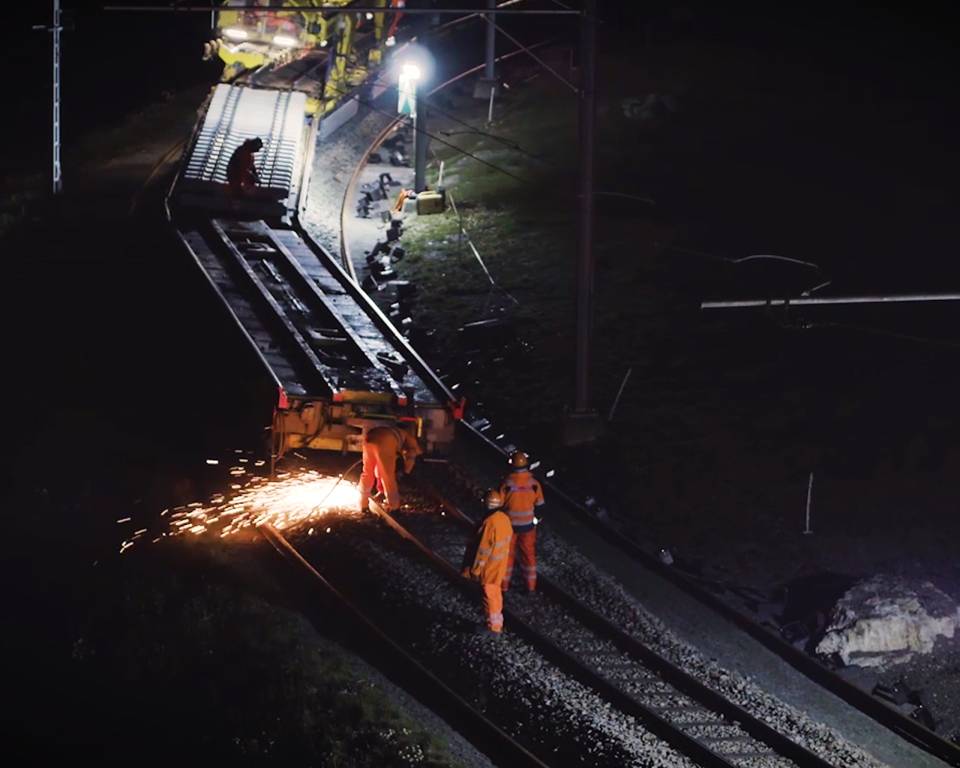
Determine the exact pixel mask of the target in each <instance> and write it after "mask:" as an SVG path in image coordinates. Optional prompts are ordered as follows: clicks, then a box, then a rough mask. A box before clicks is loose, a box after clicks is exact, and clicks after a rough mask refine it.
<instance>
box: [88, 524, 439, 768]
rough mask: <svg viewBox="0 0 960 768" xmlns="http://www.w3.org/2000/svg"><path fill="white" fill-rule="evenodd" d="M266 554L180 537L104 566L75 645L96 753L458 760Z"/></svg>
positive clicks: (306, 760) (370, 762) (313, 761)
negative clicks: (292, 593) (298, 596)
mask: <svg viewBox="0 0 960 768" xmlns="http://www.w3.org/2000/svg"><path fill="white" fill-rule="evenodd" d="M148 546H149V545H148ZM263 556H267V557H272V556H273V555H272V553H271V552H264V551H262V550H261V551H259V552H258V551H257V548H256V547H255V546H253V545H245V544H231V545H222V544H215V543H212V542H210V541H195V542H194V541H190V542H186V541H184V542H173V541H171V542H164V544H163V545H156V547H155V548H154V549H153V550H152V551H151V550H150V549H148V550H146V551H143V552H139V553H136V552H133V553H131V554H128V555H125V556H124V557H123V558H120V561H119V562H116V561H115V562H113V563H112V564H110V565H106V566H102V567H101V569H100V574H99V581H100V586H99V594H98V597H97V599H96V605H95V609H94V610H93V611H92V612H91V615H90V617H89V619H88V620H87V623H86V626H85V627H84V628H83V630H82V631H81V632H80V633H79V635H78V637H77V638H76V639H75V640H74V643H73V659H74V671H75V673H76V675H77V677H78V679H79V680H80V681H81V684H80V685H79V686H77V688H76V690H78V691H83V692H85V693H84V694H81V697H82V698H84V699H86V700H87V701H88V702H89V704H88V707H87V708H86V711H84V712H83V716H82V717H81V723H80V724H81V725H83V726H84V728H83V729H82V730H83V731H84V732H85V733H86V734H87V738H88V739H89V742H90V743H88V744H87V747H88V748H89V749H90V750H91V751H93V752H95V753H99V754H102V755H103V756H104V757H106V758H108V759H121V758H124V759H130V760H132V761H141V760H158V761H164V760H167V759H172V758H174V757H175V756H178V755H179V756H184V755H191V756H202V757H205V758H214V759H217V760H218V761H219V760H224V761H230V762H235V761H237V760H241V761H244V762H246V761H255V762H258V763H261V762H272V763H277V764H287V765H289V764H298V765H319V766H330V767H331V768H332V767H334V766H336V767H340V766H342V767H343V768H347V767H348V766H349V767H350V768H353V767H354V766H371V767H373V766H409V765H422V766H432V767H433V768H441V767H442V766H450V765H453V764H454V763H453V762H451V760H450V759H449V758H448V757H447V756H446V755H445V751H444V746H443V744H442V743H441V742H440V740H439V739H438V738H437V737H434V736H431V735H429V734H427V733H425V732H424V730H423V728H422V727H421V726H418V725H417V724H415V723H413V722H411V721H410V720H409V718H408V717H406V716H405V715H403V714H402V713H400V712H399V711H398V710H397V708H396V707H395V706H393V705H392V704H391V703H389V702H388V701H387V699H386V698H385V696H384V695H383V692H382V690H381V689H380V688H379V687H378V685H377V684H376V683H375V682H373V681H371V680H370V679H367V678H365V677H364V673H363V672H362V671H361V668H360V666H358V664H357V662H356V661H355V660H352V659H351V658H350V657H348V656H347V655H346V654H345V653H344V652H343V650H342V649H341V648H340V647H339V646H337V645H336V644H335V643H333V642H330V641H329V640H327V639H325V638H323V637H321V636H320V635H319V634H318V633H317V631H316V629H315V628H314V627H313V626H312V625H311V624H310V623H309V622H308V621H307V620H306V619H304V618H303V616H302V615H301V614H300V612H299V611H298V610H297V609H296V608H295V607H292V606H290V605H289V604H288V603H287V599H286V597H285V592H284V590H283V589H281V587H280V585H278V584H277V583H276V582H275V581H274V580H273V578H272V575H271V572H270V571H268V570H266V569H264V567H263V566H262V565H261V564H259V562H258V561H259V560H260V559H261V558H262V557H263ZM338 620H339V619H338V618H337V617H336V616H335V615H333V614H331V615H330V617H329V621H330V622H331V623H333V622H337V621H338ZM331 629H333V630H334V631H335V630H336V629H337V628H336V625H332V626H331ZM92 691H97V695H96V696H91V695H90V694H91V692H92ZM89 705H93V709H90V708H89ZM81 711H82V710H81ZM74 725H75V726H76V725H77V724H76V723H75V724H74Z"/></svg>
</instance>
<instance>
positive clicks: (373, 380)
mask: <svg viewBox="0 0 960 768" xmlns="http://www.w3.org/2000/svg"><path fill="white" fill-rule="evenodd" d="M326 4H330V3H329V1H327V2H326ZM285 5H289V6H290V7H291V10H290V11H289V12H288V11H278V12H275V13H274V12H268V11H241V10H223V11H221V12H220V15H219V19H218V28H219V31H220V33H221V35H222V37H223V42H222V43H221V45H220V46H219V50H220V55H221V57H222V58H223V59H224V62H225V71H226V70H228V69H230V67H231V66H233V64H235V63H240V64H241V65H242V67H243V69H244V70H249V71H250V72H251V73H252V74H256V73H258V72H263V71H264V70H267V69H269V70H270V71H271V73H272V76H271V78H270V81H271V83H277V82H278V79H279V82H280V85H281V87H264V86H263V85H261V83H264V82H266V78H259V79H258V78H256V77H238V75H237V74H232V75H231V76H230V81H229V82H221V83H219V84H218V85H216V86H215V87H214V88H213V89H212V91H211V93H210V95H209V97H208V99H207V101H206V103H205V104H204V106H203V109H202V116H201V118H200V120H199V121H198V123H197V125H196V127H195V129H194V132H193V135H192V136H191V137H190V139H189V142H188V145H187V149H186V151H185V152H184V154H183V159H182V162H181V166H180V168H179V171H178V173H177V175H176V179H175V180H174V182H173V185H172V187H171V189H170V192H169V194H168V197H167V211H168V215H169V219H170V221H171V223H172V225H173V227H174V229H175V231H176V234H177V237H178V238H179V240H180V242H181V243H182V245H183V246H184V247H185V248H186V250H187V252H188V253H189V254H190V255H191V256H192V258H193V259H194V261H195V262H196V264H197V265H198V266H199V267H200V269H201V271H202V273H203V275H204V276H205V277H206V279H207V281H208V282H209V284H210V286H211V288H212V289H213V291H214V292H215V294H216V295H217V296H218V297H219V299H220V300H221V301H222V303H223V305H224V308H225V310H226V311H227V312H228V313H229V315H230V316H231V317H232V318H233V319H234V320H235V322H236V324H237V326H238V329H239V331H240V332H241V333H242V334H243V335H244V336H245V337H246V339H247V340H248V341H249V343H250V345H251V346H252V348H253V350H254V352H255V354H256V355H257V356H258V358H259V359H260V361H261V363H262V365H263V369H264V373H265V375H266V376H267V377H269V378H270V380H271V381H272V382H273V384H274V386H275V388H276V392H277V399H276V403H275V407H274V417H273V423H272V427H271V434H272V439H273V443H272V455H273V456H276V457H279V456H282V455H283V454H284V453H285V452H287V451H290V450H292V449H296V448H316V449H326V450H337V451H344V452H346V451H360V450H361V448H362V437H363V433H364V432H365V430H367V429H369V428H370V427H371V426H374V425H377V424H383V423H395V422H397V421H400V420H403V421H410V422H413V423H415V425H416V431H417V433H418V435H419V436H420V437H421V438H422V440H423V442H424V443H425V444H426V447H427V448H428V449H434V450H435V449H442V447H443V446H444V445H446V444H449V443H450V442H451V441H452V440H453V432H454V424H455V421H456V420H457V419H458V418H459V417H460V416H461V415H462V406H457V405H456V404H455V403H454V398H453V394H452V393H451V391H450V390H449V389H448V388H447V387H446V385H444V384H443V382H442V381H440V379H439V378H438V377H437V376H436V374H434V373H433V371H431V370H430V368H429V367H428V366H427V365H426V364H425V363H424V362H423V360H422V359H421V358H420V357H419V356H418V355H417V353H416V352H415V351H414V350H413V348H412V347H411V346H410V344H409V343H408V341H407V339H406V338H405V337H404V336H403V334H402V333H400V332H399V331H398V330H397V328H396V327H394V326H393V324H392V323H391V322H390V321H389V319H388V318H387V317H386V316H385V315H384V314H383V313H382V312H381V311H380V309H379V308H378V307H377V306H376V304H374V302H373V301H371V299H370V298H369V297H368V296H367V295H366V294H365V293H364V292H363V291H362V290H361V289H360V287H359V286H358V285H357V284H356V282H355V281H354V280H353V279H352V277H351V275H350V274H349V273H348V268H345V266H344V265H343V264H341V262H340V259H339V258H338V256H339V255H338V256H334V255H331V254H330V253H328V252H327V251H325V250H324V249H323V248H322V247H321V246H320V245H318V244H317V243H316V242H314V240H313V239H312V238H311V237H310V235H309V233H307V232H306V231H305V230H304V229H303V228H302V227H301V226H300V222H299V216H300V213H301V212H302V211H303V210H304V209H305V206H306V198H307V195H308V192H309V189H310V184H309V181H310V174H311V170H312V168H313V165H314V156H315V152H320V153H322V151H323V146H324V145H323V140H322V137H323V136H324V135H325V133H324V132H322V131H321V126H323V125H324V124H325V123H331V124H333V125H339V124H340V122H342V119H343V118H342V114H347V115H349V114H352V113H351V112H349V108H350V106H351V100H352V104H353V108H354V109H356V101H357V98H356V96H355V94H354V95H351V92H348V91H345V89H344V90H340V89H338V90H336V91H332V90H330V89H329V84H330V78H331V76H333V77H334V78H341V82H347V81H348V80H357V79H358V78H359V79H361V80H362V79H371V78H370V74H369V73H370V68H371V62H373V63H374V64H373V66H374V67H375V66H376V63H378V62H379V61H381V56H382V49H383V47H384V44H385V38H384V36H383V32H384V30H385V29H386V25H385V23H384V18H383V17H385V16H386V15H387V14H373V18H371V19H367V18H366V17H365V16H366V15H365V14H364V15H363V16H364V17H363V18H361V14H359V13H351V12H350V10H349V4H348V3H343V6H344V9H343V11H339V12H337V14H336V15H335V16H333V17H330V18H327V17H325V16H324V15H323V14H321V13H319V12H310V11H309V10H308V9H309V7H310V6H311V5H313V3H312V2H306V1H301V2H288V3H285ZM378 5H379V6H382V7H384V8H386V0H382V2H379V3H378ZM378 16H380V17H381V18H379V19H378V18H377V17H378ZM362 22H371V24H370V25H369V26H368V29H369V30H370V31H371V34H366V33H364V34H360V35H357V34H353V32H354V31H355V30H356V29H358V28H359V27H362ZM333 29H336V30H338V31H337V34H336V35H333V33H332V32H331V30H333ZM392 31H393V30H392V29H391V32H392ZM326 35H331V37H330V38H327V37H326ZM287 38H289V39H287ZM231 40H232V41H233V42H228V41H231ZM327 40H329V41H330V42H329V46H331V47H332V48H333V49H334V50H335V52H336V53H337V56H338V60H342V62H343V64H344V68H343V72H342V74H337V72H338V71H339V70H338V66H339V64H331V65H330V66H329V67H328V68H327V72H326V78H320V79H316V80H312V81H311V82H310V84H309V87H304V86H303V83H300V85H301V87H300V88H298V89H294V88H291V87H289V84H286V87H283V85H284V83H283V79H284V77H285V72H287V71H288V70H289V73H290V75H289V76H290V78H294V79H296V80H298V81H299V80H302V72H303V68H302V67H298V66H295V65H294V64H293V63H291V61H290V60H289V59H284V58H283V57H282V54H281V53H279V52H278V49H281V48H283V49H288V50H296V51H300V52H301V53H304V54H305V53H307V52H309V51H311V50H316V47H319V48H326V47H327V46H324V45H323V43H324V41H327ZM291 41H293V42H295V44H294V45H287V43H288V42H291ZM311 46H314V47H313V48H312V47H311ZM344 46H347V47H344ZM341 50H343V51H344V53H343V55H342V56H340V53H339V52H340V51H341ZM375 52H376V55H374V54H375ZM245 56H246V57H249V58H242V57H245ZM257 57H259V58H257ZM258 62H259V63H258ZM361 75H362V76H361ZM345 93H346V95H345ZM311 99H313V100H317V99H322V100H323V102H324V107H323V108H322V109H319V110H314V109H311V107H310V101H311ZM252 138H259V139H260V140H261V142H262V149H260V150H259V151H258V152H257V153H256V155H255V167H256V172H257V176H258V184H257V186H256V189H255V190H254V191H253V192H252V193H251V194H242V195H238V194H236V193H235V191H233V192H232V191H231V187H230V186H229V185H228V183H227V181H228V179H227V169H228V166H229V164H230V158H231V157H232V156H233V155H234V153H235V151H236V150H237V148H238V147H240V146H241V145H243V144H244V142H247V141H248V140H249V139H252ZM255 144H259V142H255Z"/></svg>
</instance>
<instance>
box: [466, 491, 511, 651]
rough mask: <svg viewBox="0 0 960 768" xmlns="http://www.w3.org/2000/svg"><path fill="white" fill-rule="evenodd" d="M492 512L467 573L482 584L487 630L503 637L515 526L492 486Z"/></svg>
mask: <svg viewBox="0 0 960 768" xmlns="http://www.w3.org/2000/svg"><path fill="white" fill-rule="evenodd" d="M484 504H485V505H486V507H487V511H488V512H489V514H488V515H487V517H486V519H485V520H484V521H483V524H482V525H481V526H480V530H479V531H478V541H477V553H476V555H474V558H473V563H472V564H471V565H469V566H468V567H466V568H464V570H463V575H464V576H465V577H466V578H468V579H472V580H474V581H477V582H479V583H480V586H481V588H482V589H483V610H484V612H485V613H486V615H487V629H488V630H490V631H491V632H492V633H493V634H494V636H496V637H499V635H500V633H501V632H503V592H502V591H501V589H500V585H501V584H502V583H503V580H504V578H505V576H506V573H507V553H508V552H509V550H510V542H511V541H513V526H511V525H510V518H509V517H507V515H506V514H505V513H504V512H503V509H502V507H503V496H502V495H501V493H500V491H498V490H495V489H491V490H489V491H487V493H486V496H485V497H484Z"/></svg>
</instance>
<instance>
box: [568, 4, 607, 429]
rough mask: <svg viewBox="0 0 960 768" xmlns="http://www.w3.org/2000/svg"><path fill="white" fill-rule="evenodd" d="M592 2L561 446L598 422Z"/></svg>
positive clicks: (583, 67)
mask: <svg viewBox="0 0 960 768" xmlns="http://www.w3.org/2000/svg"><path fill="white" fill-rule="evenodd" d="M596 11H597V3H596V0H584V4H583V14H582V15H581V17H580V90H579V99H580V115H579V118H580V119H579V128H580V212H579V213H580V215H579V220H580V222H579V223H580V226H579V232H578V238H577V344H576V352H577V364H576V395H575V399H574V407H573V410H572V411H571V412H570V413H568V414H566V418H565V421H564V442H565V443H567V444H568V445H572V444H576V443H585V442H590V441H592V440H594V439H596V438H597V437H598V435H599V432H600V427H601V423H600V418H599V416H598V414H597V411H596V409H594V408H593V407H592V405H591V399H590V360H591V354H590V342H591V335H592V333H593V272H594V257H593V143H594V135H593V134H594V123H595V119H596V104H595V97H594V83H595V78H596V59H597V52H596V38H597V27H596V24H597V19H596Z"/></svg>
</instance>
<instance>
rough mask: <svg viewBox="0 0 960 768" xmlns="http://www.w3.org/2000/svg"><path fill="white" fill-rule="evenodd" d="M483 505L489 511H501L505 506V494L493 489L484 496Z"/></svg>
mask: <svg viewBox="0 0 960 768" xmlns="http://www.w3.org/2000/svg"><path fill="white" fill-rule="evenodd" d="M483 503H484V504H486V505H487V509H500V507H502V506H503V494H502V493H500V491H498V490H497V489H496V488H491V489H490V490H489V491H487V492H486V493H485V494H484V496H483Z"/></svg>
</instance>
